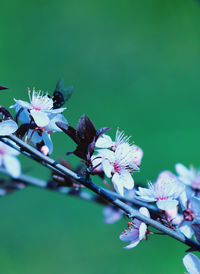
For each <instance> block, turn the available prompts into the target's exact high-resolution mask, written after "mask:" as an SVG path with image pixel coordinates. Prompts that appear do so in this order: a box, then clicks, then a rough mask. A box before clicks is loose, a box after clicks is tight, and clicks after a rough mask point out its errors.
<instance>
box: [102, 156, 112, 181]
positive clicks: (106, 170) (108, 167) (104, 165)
mask: <svg viewBox="0 0 200 274" xmlns="http://www.w3.org/2000/svg"><path fill="white" fill-rule="evenodd" d="M102 169H103V171H104V173H105V174H106V176H107V177H108V178H110V177H111V176H112V175H111V172H112V170H113V165H111V163H110V162H109V161H108V160H103V161H102Z"/></svg>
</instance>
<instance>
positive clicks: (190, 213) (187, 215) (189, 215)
mask: <svg viewBox="0 0 200 274" xmlns="http://www.w3.org/2000/svg"><path fill="white" fill-rule="evenodd" d="M183 216H184V220H186V221H193V220H194V218H195V216H194V212H193V211H192V210H191V209H189V208H187V209H186V210H184V211H183Z"/></svg>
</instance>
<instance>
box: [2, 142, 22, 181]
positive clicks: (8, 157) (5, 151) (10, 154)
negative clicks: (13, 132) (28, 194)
mask: <svg viewBox="0 0 200 274" xmlns="http://www.w3.org/2000/svg"><path fill="white" fill-rule="evenodd" d="M10 142H11V141H10ZM13 144H14V143H13ZM19 154H20V153H19V152H18V151H17V150H15V149H14V148H12V147H10V146H8V145H6V144H4V143H3V142H0V166H2V167H4V168H5V169H6V170H7V172H8V173H9V174H10V175H11V176H12V177H14V178H17V177H19V175H20V173H21V166H20V162H19V160H18V159H17V158H16V156H18V155H19Z"/></svg>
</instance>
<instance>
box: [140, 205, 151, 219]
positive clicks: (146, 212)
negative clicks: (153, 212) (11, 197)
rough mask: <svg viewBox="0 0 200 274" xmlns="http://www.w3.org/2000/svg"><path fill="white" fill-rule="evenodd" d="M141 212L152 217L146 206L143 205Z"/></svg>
mask: <svg viewBox="0 0 200 274" xmlns="http://www.w3.org/2000/svg"><path fill="white" fill-rule="evenodd" d="M139 212H140V213H141V214H143V215H144V216H146V217H148V218H149V217H150V213H149V211H148V209H147V208H146V207H141V208H140V209H139Z"/></svg>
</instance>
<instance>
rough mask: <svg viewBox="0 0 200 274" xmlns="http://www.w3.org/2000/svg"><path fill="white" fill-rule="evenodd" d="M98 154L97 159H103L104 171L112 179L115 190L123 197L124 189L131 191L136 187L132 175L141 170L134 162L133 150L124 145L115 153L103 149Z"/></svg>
mask: <svg viewBox="0 0 200 274" xmlns="http://www.w3.org/2000/svg"><path fill="white" fill-rule="evenodd" d="M98 152H99V154H98V155H97V156H96V158H99V159H101V167H102V170H103V171H104V173H105V175H106V176H107V177H108V178H111V181H112V183H113V186H114V188H115V190H116V191H117V192H118V193H119V194H121V195H122V196H123V195H124V188H127V189H129V190H130V189H132V188H133V186H134V181H133V178H132V176H131V173H132V172H134V171H136V170H137V171H138V170H139V168H138V167H137V165H136V164H135V163H134V160H133V155H132V152H133V151H132V148H130V146H129V145H128V144H126V143H123V144H120V145H119V146H118V147H117V149H116V150H115V151H111V150H108V149H101V150H99V151H98ZM95 164H96V163H95ZM93 166H94V165H93Z"/></svg>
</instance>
